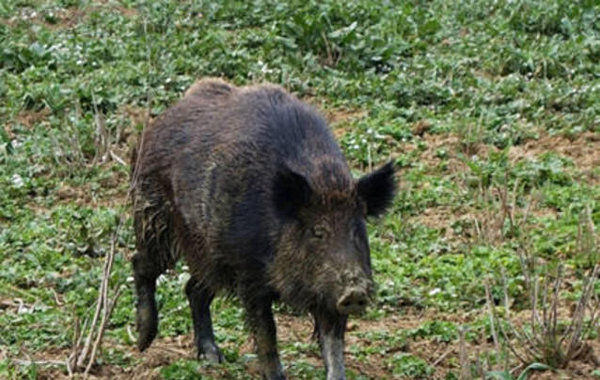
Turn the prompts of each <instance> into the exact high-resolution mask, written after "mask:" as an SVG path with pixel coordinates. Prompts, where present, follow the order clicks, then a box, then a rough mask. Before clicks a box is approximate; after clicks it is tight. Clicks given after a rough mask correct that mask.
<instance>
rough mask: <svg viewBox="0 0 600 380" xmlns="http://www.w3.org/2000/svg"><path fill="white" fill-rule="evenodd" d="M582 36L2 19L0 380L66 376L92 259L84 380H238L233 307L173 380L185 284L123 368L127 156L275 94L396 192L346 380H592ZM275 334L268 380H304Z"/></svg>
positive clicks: (195, 11)
mask: <svg viewBox="0 0 600 380" xmlns="http://www.w3.org/2000/svg"><path fill="white" fill-rule="evenodd" d="M599 20H600V7H599V6H598V5H597V2H595V1H584V0H578V1H567V0H551V1H545V2H541V1H535V0H520V1H508V0H506V1H503V0H494V1H492V0H483V1H441V0H431V1H416V0H415V1H385V2H380V1H371V0H362V1H358V0H349V1H343V2H342V1H330V0H321V1H312V0H309V1H289V2H283V1H267V0H261V1H254V2H244V1H222V2H208V1H200V0H189V1H166V0H158V1H146V0H120V1H117V0H53V1H49V0H6V1H3V2H1V3H0V124H1V126H2V128H0V260H1V262H2V265H1V266H0V378H9V379H12V378H15V379H20V378H31V379H38V378H39V379H43V378H52V379H55V378H61V377H64V378H66V377H68V376H69V369H70V368H67V366H66V365H65V362H66V359H67V357H69V355H71V354H72V353H73V347H74V345H75V343H76V342H75V340H76V338H77V336H78V335H79V334H78V330H82V329H83V328H84V327H85V321H86V320H87V321H88V324H89V319H90V318H91V316H92V315H93V314H94V310H95V309H94V308H95V305H96V301H97V299H98V295H99V294H98V289H99V285H100V282H101V277H102V272H103V267H104V263H105V259H106V257H107V256H108V255H110V254H111V252H113V251H114V263H113V268H112V276H111V278H110V281H109V283H108V284H107V285H108V289H109V290H110V292H111V295H114V294H115V292H116V291H119V295H120V296H119V297H118V299H117V302H116V303H115V307H114V310H113V312H112V315H111V317H110V319H109V320H108V321H107V329H106V331H105V333H104V337H103V340H102V346H101V349H100V351H99V352H98V355H97V357H96V361H95V364H94V365H93V366H92V367H91V368H90V373H89V376H90V377H92V378H117V379H118V378H122V379H130V378H139V379H148V378H157V379H184V378H185V379H188V378H202V379H223V378H225V379H252V378H255V377H256V374H257V373H258V372H257V371H258V368H257V365H256V358H255V356H254V349H253V345H252V342H251V341H250V340H249V338H248V335H247V333H246V331H245V330H244V329H243V327H242V326H241V324H240V323H239V322H240V321H241V320H242V319H243V315H242V310H241V308H240V307H239V305H238V304H237V302H236V301H235V300H224V299H217V300H216V301H215V302H214V303H213V316H214V323H215V333H216V335H217V340H218V344H219V345H220V347H222V348H223V351H224V355H225V359H226V363H225V364H224V365H221V366H211V365H208V364H206V363H203V362H199V361H196V360H195V358H194V352H193V349H192V347H193V343H192V325H191V318H190V315H189V309H188V307H187V300H186V298H185V295H184V291H183V288H184V286H185V283H186V281H187V279H188V275H187V274H186V268H185V267H183V266H180V267H179V268H178V270H177V271H176V272H174V273H170V274H168V275H166V276H164V277H163V278H161V279H159V288H158V297H157V298H158V304H159V308H160V313H161V326H160V335H159V337H158V340H157V341H156V342H155V344H154V345H153V346H152V347H151V348H150V349H149V351H148V352H146V353H144V354H140V353H138V352H137V351H136V349H135V333H134V331H135V321H134V302H135V300H134V295H133V292H132V289H133V284H132V283H131V278H130V276H131V270H130V265H129V259H130V258H131V256H132V255H133V253H134V251H133V250H134V240H133V228H132V221H131V217H130V215H131V214H130V208H129V205H128V203H127V199H128V191H129V185H128V176H129V166H128V162H129V151H130V148H131V147H132V145H133V144H134V143H135V141H136V139H137V137H138V136H139V134H140V131H141V130H142V129H143V127H144V125H146V124H147V123H148V122H149V121H150V120H151V119H152V118H153V117H155V116H156V115H158V114H160V113H161V112H162V111H163V110H164V109H165V108H166V107H168V106H169V105H170V104H172V103H173V102H174V101H175V100H177V99H178V98H179V97H180V96H181V95H182V93H183V92H184V91H185V90H186V89H187V88H188V87H189V86H190V85H191V84H192V83H193V82H194V81H195V80H196V79H197V78H200V77H203V76H220V77H224V78H227V79H228V80H230V81H232V82H233V83H235V84H238V85H244V84H249V83H258V82H262V81H270V82H274V83H279V84H281V85H283V86H284V87H286V88H287V89H289V90H290V91H291V92H293V93H295V94H296V95H297V96H299V97H300V98H302V99H303V100H305V101H308V102H310V103H312V104H314V105H315V106H316V107H318V108H319V109H321V110H322V111H323V113H324V114H325V116H326V118H327V119H328V121H329V122H330V124H331V127H332V129H333V131H334V133H335V135H336V137H337V138H338V139H339V141H340V142H341V146H342V148H343V149H344V151H345V153H346V155H347V157H348V159H349V161H350V163H351V165H352V169H353V171H354V172H355V174H356V175H357V176H358V175H359V174H362V173H364V172H366V171H368V169H369V168H371V167H374V166H377V165H378V164H379V163H382V162H385V161H386V160H388V159H390V158H392V159H393V160H394V161H395V162H396V165H397V167H398V168H399V176H398V179H399V194H398V196H397V198H396V200H395V202H394V205H393V208H392V210H391V212H390V213H389V215H388V216H386V217H385V218H383V219H379V220H374V221H372V223H371V226H370V241H371V244H372V247H371V249H372V258H373V266H374V271H375V273H376V280H377V282H378V283H379V287H378V289H377V301H376V304H375V305H373V306H372V307H371V308H370V309H369V312H368V313H367V315H366V316H364V317H363V318H354V319H352V320H351V323H350V328H349V333H348V338H347V347H346V361H347V370H348V377H349V378H350V379H396V378H414V379H424V378H433V379H458V378H463V379H469V378H485V377H486V376H487V377H490V378H502V379H510V378H515V379H516V378H519V379H522V378H530V379H553V378H564V379H595V378H596V379H597V378H600V364H599V361H598V360H599V358H598V357H599V355H600V343H599V339H600V338H599V337H598V335H599V333H600V331H599V327H598V321H597V319H594V318H593V315H594V314H593V313H594V307H597V305H598V298H599V297H600V284H599V283H598V281H597V277H596V278H593V277H591V273H592V271H593V269H594V266H595V265H596V264H597V263H598V262H599V261H600V252H599V237H598V229H599V228H600V227H599V226H600V77H599V73H600V64H599V63H598V62H600V43H599V41H600V21H599ZM117 226H120V227H119V228H117ZM111 246H112V247H113V248H114V249H111ZM596 273H597V272H596ZM596 276H597V275H596ZM532 294H535V295H536V296H535V297H533V296H532ZM543 294H547V297H546V298H544V296H543ZM554 295H556V297H555V298H554ZM582 299H583V300H586V302H585V304H584V305H582V303H581V302H580V301H581V300H582ZM544 305H545V306H544ZM582 308H583V311H582ZM544 310H545V311H546V312H548V313H550V314H549V315H543V312H544ZM582 312H583V314H581V313H582ZM532 315H533V319H532V317H531V316H532ZM536 315H537V316H538V317H536ZM596 315H597V312H596ZM532 320H533V322H532ZM544 321H552V323H550V325H548V323H546V324H545V322H544ZM277 323H278V329H279V331H278V334H279V340H280V346H279V348H280V351H281V355H282V361H283V363H284V365H285V366H286V371H287V373H288V375H289V377H290V378H292V379H313V378H323V377H324V373H325V372H324V369H323V368H322V364H321V361H320V359H319V349H318V347H317V344H316V342H315V341H313V340H312V339H311V334H312V324H311V321H310V320H309V319H308V318H307V317H305V316H301V315H294V314H293V313H292V312H291V311H290V310H287V309H286V308H284V307H280V308H279V309H278V310H277ZM571 326H573V327H571ZM573 329H577V331H574V330H573ZM540 332H545V333H544V334H540ZM548 332H552V333H548ZM575 332H577V334H575ZM516 335H519V336H516ZM575 335H577V336H578V337H579V338H578V339H577V342H576V343H575V346H574V347H573V349H572V350H570V348H569V347H564V344H563V343H564V342H561V341H553V339H555V338H557V339H558V340H560V339H561V337H562V336H568V337H569V338H568V339H569V340H568V341H569V342H570V341H571V338H570V337H573V336H575ZM541 337H545V338H546V339H545V340H543V342H545V343H548V342H550V343H552V342H553V344H551V346H550V347H549V349H547V350H546V349H545V346H541V345H538V346H537V349H535V350H530V349H529V347H528V341H529V340H535V339H541ZM561 344H563V346H561ZM561 347H562V348H561ZM550 348H554V349H550ZM569 350H570V351H569ZM561 352H562V353H567V352H570V354H568V355H566V354H565V355H566V356H565V355H561V354H560V353H561ZM567 356H570V357H568V360H565V358H566V357H567ZM520 358H523V359H525V360H521V359H520ZM75 376H80V375H77V374H76V375H75Z"/></svg>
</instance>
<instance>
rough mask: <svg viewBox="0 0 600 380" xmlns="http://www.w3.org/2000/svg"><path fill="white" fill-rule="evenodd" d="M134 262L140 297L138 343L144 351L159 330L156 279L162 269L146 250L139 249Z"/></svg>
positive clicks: (136, 286)
mask: <svg viewBox="0 0 600 380" xmlns="http://www.w3.org/2000/svg"><path fill="white" fill-rule="evenodd" d="M132 264H133V274H134V277H135V290H136V294H137V297H138V300H137V318H136V322H137V330H138V342H137V345H138V348H139V350H140V351H144V350H145V349H146V348H148V346H150V344H151V343H152V341H153V340H154V337H156V333H157V332H158V310H157V308H156V300H155V299H154V293H155V292H156V279H157V278H158V276H160V275H161V269H160V267H159V265H158V264H157V263H155V262H154V260H152V259H151V258H149V257H148V256H147V255H146V254H145V252H144V251H139V252H138V253H137V254H136V255H135V256H133V260H132Z"/></svg>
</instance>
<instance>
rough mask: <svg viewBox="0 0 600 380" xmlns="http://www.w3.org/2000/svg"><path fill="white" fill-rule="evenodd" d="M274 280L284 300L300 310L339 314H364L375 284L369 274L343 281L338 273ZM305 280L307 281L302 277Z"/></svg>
mask: <svg viewBox="0 0 600 380" xmlns="http://www.w3.org/2000/svg"><path fill="white" fill-rule="evenodd" d="M312 275H313V277H312V279H308V278H306V277H304V276H299V275H298V274H289V275H287V276H286V275H282V274H281V273H280V275H279V276H274V277H272V281H271V285H272V286H273V288H274V289H275V290H276V291H277V293H279V296H280V298H281V300H282V301H284V302H285V303H286V304H288V305H289V306H290V307H292V309H294V310H297V311H310V310H317V309H319V310H330V311H335V312H338V313H340V314H353V315H359V314H363V313H364V312H365V310H366V308H367V307H368V306H369V305H370V304H371V303H372V302H373V300H374V295H375V283H374V282H373V280H372V279H371V278H369V277H367V276H366V275H363V276H361V277H359V278H353V279H352V280H351V281H342V279H341V277H342V276H340V275H339V274H338V275H332V274H331V273H313V274H312ZM303 277H304V278H303Z"/></svg>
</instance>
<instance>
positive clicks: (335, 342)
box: [314, 311, 348, 380]
mask: <svg viewBox="0 0 600 380" xmlns="http://www.w3.org/2000/svg"><path fill="white" fill-rule="evenodd" d="M314 316H315V325H316V326H315V327H316V332H317V335H318V337H319V344H320V346H321V353H322V355H323V360H324V361H325V367H326V369H327V380H344V379H346V375H345V371H344V333H345V331H346V321H347V318H348V317H347V316H345V315H341V314H337V313H327V312H323V311H317V312H315V313H314Z"/></svg>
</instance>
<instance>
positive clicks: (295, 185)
mask: <svg viewBox="0 0 600 380" xmlns="http://www.w3.org/2000/svg"><path fill="white" fill-rule="evenodd" d="M311 192H312V190H311V188H310V185H309V184H308V181H307V180H306V178H305V177H304V176H303V175H301V174H298V173H296V172H294V171H293V170H291V169H290V168H288V167H283V168H282V169H280V170H279V171H278V172H277V174H275V181H274V183H273V201H274V202H275V208H276V210H277V212H278V213H280V214H281V215H282V216H284V217H290V218H295V217H296V216H298V212H299V211H300V209H301V208H302V207H303V206H305V205H306V204H307V203H308V202H309V201H310V195H311Z"/></svg>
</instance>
